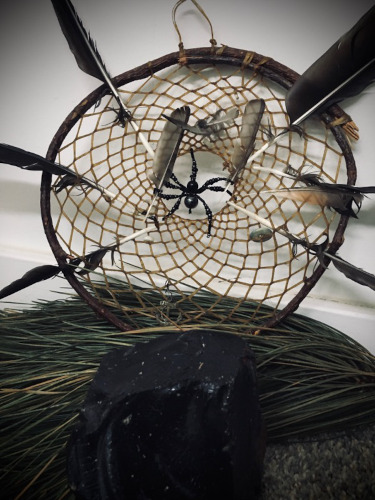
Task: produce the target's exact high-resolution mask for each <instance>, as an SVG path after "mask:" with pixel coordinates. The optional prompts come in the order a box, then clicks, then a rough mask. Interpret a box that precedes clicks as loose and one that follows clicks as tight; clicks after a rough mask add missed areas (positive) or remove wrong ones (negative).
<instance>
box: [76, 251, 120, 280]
mask: <svg viewBox="0 0 375 500" xmlns="http://www.w3.org/2000/svg"><path fill="white" fill-rule="evenodd" d="M111 248H112V247H101V248H99V249H98V250H95V251H94V252H91V253H89V254H87V255H85V256H84V257H83V258H82V259H81V261H83V262H84V267H83V268H82V269H81V270H80V271H78V274H80V275H81V276H83V275H85V274H88V273H90V272H91V271H95V269H96V268H97V267H98V266H99V265H100V263H101V261H102V260H103V257H104V256H105V254H106V253H107V252H108V250H110V249H111Z"/></svg>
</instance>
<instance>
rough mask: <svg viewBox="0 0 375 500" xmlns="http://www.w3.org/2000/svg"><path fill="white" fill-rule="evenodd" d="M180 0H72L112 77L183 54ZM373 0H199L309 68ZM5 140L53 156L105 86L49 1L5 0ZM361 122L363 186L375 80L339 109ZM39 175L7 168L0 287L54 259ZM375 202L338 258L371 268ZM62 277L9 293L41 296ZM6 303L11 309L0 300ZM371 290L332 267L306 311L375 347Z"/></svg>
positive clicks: (248, 38) (0, 108) (189, 36)
mask: <svg viewBox="0 0 375 500" xmlns="http://www.w3.org/2000/svg"><path fill="white" fill-rule="evenodd" d="M174 3H175V2H174V1H173V0H158V1H155V0H137V1H136V2H129V1H124V0H107V1H106V2H103V1H99V0H75V2H74V4H75V6H76V8H77V11H78V12H79V14H80V16H81V18H82V19H83V20H84V24H85V26H86V27H87V28H89V30H90V32H91V33H92V35H93V38H94V39H95V40H96V42H97V45H98V48H99V50H100V52H101V54H102V56H103V58H104V60H105V62H106V66H107V67H108V69H109V70H110V72H111V74H112V75H116V74H119V73H122V72H123V71H126V70H129V69H132V68H133V67H135V66H138V65H139V64H143V63H145V62H147V61H148V60H152V59H155V58H156V57H159V56H161V55H164V54H166V53H169V52H174V51H175V50H177V43H178V39H177V35H176V32H175V31H174V28H173V25H172V21H171V11H172V7H173V5H174ZM372 4H373V2H372V1H371V0H368V1H367V0H366V1H365V0H359V1H356V2H352V1H351V2H349V1H343V0H330V1H329V2H327V1H326V0H318V1H315V2H305V1H301V0H299V1H297V0H283V1H280V0H254V1H252V2H250V1H249V0H232V1H231V2H224V1H221V0H201V5H202V7H203V8H204V9H205V10H206V12H207V14H208V16H209V17H210V19H211V21H212V24H213V27H214V31H215V38H216V40H217V41H218V43H219V44H220V43H223V44H226V45H229V46H233V47H238V48H242V49H248V50H253V51H255V52H258V53H261V54H264V55H266V56H269V57H272V58H274V59H275V60H277V61H279V62H281V63H283V64H285V65H286V66H289V67H291V68H292V69H294V70H296V71H298V72H300V73H302V72H303V71H304V70H305V69H306V68H307V67H308V66H309V65H310V64H311V63H312V62H313V61H315V60H316V59H317V58H318V57H319V56H320V55H321V54H322V53H323V52H325V50H327V49H328V48H329V47H330V46H331V45H332V44H333V43H334V42H335V41H336V40H337V39H338V38H339V37H340V36H341V35H342V34H343V33H345V32H346V31H347V30H348V29H350V28H351V26H352V25H353V24H354V23H355V22H356V21H357V20H358V19H359V18H360V17H361V15H363V14H364V13H365V12H366V11H367V10H368V9H369V8H370V7H371V6H372ZM177 20H178V23H179V27H180V29H181V32H182V34H183V39H184V43H185V47H187V48H189V47H194V46H207V45H208V40H209V38H210V33H209V31H208V29H207V26H206V24H205V21H204V20H202V18H201V17H199V15H197V14H196V11H195V10H194V7H193V4H192V3H191V2H188V1H187V2H186V3H185V4H184V5H183V6H182V7H181V8H180V9H179V10H178V17H177ZM0 63H1V72H0V88H1V93H0V117H1V118H0V142H5V143H9V144H12V145H16V146H18V147H21V148H24V149H27V150H30V151H33V152H35V153H38V154H41V155H45V153H46V151H47V148H48V145H49V143H50V141H51V139H52V137H53V135H54V133H55V132H56V130H57V129H58V127H59V125H60V124H61V122H62V121H63V120H64V119H65V117H66V116H67V114H68V113H69V112H70V111H71V110H72V109H73V108H74V107H75V106H76V105H77V103H78V102H80V101H81V99H82V98H83V97H84V96H86V95H87V94H88V93H89V92H90V91H91V90H93V89H95V88H96V87H97V86H98V85H99V82H98V81H97V80H95V79H94V78H92V77H90V76H88V75H86V74H84V73H83V72H82V71H80V70H79V69H78V68H77V66H76V63H75V60H74V57H73V56H72V55H71V53H70V51H69V48H68V46H67V43H66V41H65V38H64V37H63V35H62V33H61V30H60V27H59V25H58V22H57V20H56V17H55V15H54V11H53V8H52V5H51V3H50V2H49V1H48V0H33V2H25V1H23V0H1V4H0ZM343 107H344V109H345V110H346V111H347V112H348V113H349V114H350V115H351V116H352V117H353V119H354V120H355V122H356V123H357V125H358V126H359V128H360V140H359V141H358V143H357V144H354V145H353V151H354V155H355V158H356V162H357V167H358V185H366V184H367V185H375V167H374V161H373V157H374V155H373V149H374V144H373V143H374V136H375V120H374V115H375V113H374V112H375V86H374V85H372V86H371V87H369V88H368V89H367V90H366V91H365V92H364V93H363V94H362V95H361V96H360V97H359V98H354V99H351V100H350V101H347V102H346V103H345V105H343ZM39 181H40V175H39V174H38V173H32V172H22V171H20V170H18V169H16V168H14V167H10V166H6V165H0V186H1V188H0V227H1V232H0V235H1V236H0V255H2V258H1V260H0V288H1V287H3V286H5V285H6V284H7V283H8V282H9V281H11V280H12V279H16V278H18V277H20V275H21V274H22V273H23V272H24V271H26V270H27V269H29V266H28V264H29V263H30V262H31V263H33V265H34V264H35V265H37V264H38V263H54V258H53V256H52V253H51V251H50V249H49V246H48V243H47V240H46V238H45V235H44V233H43V228H42V224H41V221H40V212H39ZM374 209H375V197H374V196H373V197H372V198H369V199H367V200H365V202H364V204H363V207H362V210H361V213H360V218H359V220H353V221H351V222H350V224H349V227H348V230H347V231H346V235H345V238H346V239H345V243H344V245H343V247H342V248H341V249H340V255H341V256H342V257H343V258H345V259H347V260H349V261H350V262H352V263H353V264H354V265H357V266H359V267H362V268H364V269H366V270H367V271H369V272H372V273H375V261H374V250H373V249H374V248H375V224H374V215H373V214H374ZM58 283H61V280H59V281H58V280H53V281H50V282H48V283H42V284H40V285H36V286H34V287H32V288H31V289H29V290H28V291H27V292H22V293H21V292H20V293H19V294H16V295H14V296H13V297H11V298H10V299H11V300H14V301H19V300H23V298H25V297H27V299H28V300H33V299H36V298H41V296H43V297H44V296H45V294H48V291H49V290H50V289H52V290H53V289H56V288H57V287H58ZM3 306H4V305H3ZM374 306H375V293H374V292H372V291H371V290H370V289H368V288H365V287H362V286H360V285H357V284H355V283H352V282H350V281H349V280H347V279H345V278H344V277H343V276H342V275H340V274H339V273H338V272H336V271H335V270H334V269H329V270H328V271H327V272H326V273H325V275H324V276H323V278H322V279H321V280H320V282H319V283H318V285H317V286H316V287H315V289H314V290H313V291H312V293H311V296H310V298H309V299H307V300H305V301H304V303H303V306H302V307H301V308H300V310H299V312H301V313H303V314H308V315H311V316H313V317H315V318H317V319H320V320H322V321H324V322H326V323H328V324H331V325H332V326H335V327H337V328H339V329H341V330H342V331H344V332H345V333H348V334H349V335H353V337H355V338H357V339H358V340H360V342H361V343H363V344H364V345H366V347H368V348H369V349H371V350H372V351H374V352H375V332H374V330H375V328H374V326H375V313H374Z"/></svg>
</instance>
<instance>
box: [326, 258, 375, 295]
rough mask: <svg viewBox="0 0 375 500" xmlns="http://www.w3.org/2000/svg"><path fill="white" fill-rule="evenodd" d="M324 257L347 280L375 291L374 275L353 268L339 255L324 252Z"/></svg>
mask: <svg viewBox="0 0 375 500" xmlns="http://www.w3.org/2000/svg"><path fill="white" fill-rule="evenodd" d="M324 255H325V256H326V257H328V258H330V259H331V261H332V264H333V265H334V266H335V268H336V269H337V270H338V271H340V272H341V273H343V274H344V275H345V276H346V277H347V278H349V279H350V280H352V281H355V282H356V283H359V284H360V285H364V286H368V287H369V288H371V289H372V290H375V276H374V275H373V274H370V273H368V272H367V271H364V270H363V269H360V268H358V267H355V266H353V265H352V264H350V263H349V262H347V261H346V260H344V259H342V258H341V257H339V256H338V255H331V254H330V253H328V252H324Z"/></svg>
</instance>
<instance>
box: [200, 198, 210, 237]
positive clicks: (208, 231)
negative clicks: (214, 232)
mask: <svg viewBox="0 0 375 500" xmlns="http://www.w3.org/2000/svg"><path fill="white" fill-rule="evenodd" d="M197 198H198V200H199V201H201V202H202V203H203V206H204V209H205V210H206V215H207V219H208V230H207V238H209V237H210V236H211V228H212V211H211V209H210V207H209V206H208V205H207V203H206V202H205V201H204V199H203V198H202V197H201V196H199V195H197Z"/></svg>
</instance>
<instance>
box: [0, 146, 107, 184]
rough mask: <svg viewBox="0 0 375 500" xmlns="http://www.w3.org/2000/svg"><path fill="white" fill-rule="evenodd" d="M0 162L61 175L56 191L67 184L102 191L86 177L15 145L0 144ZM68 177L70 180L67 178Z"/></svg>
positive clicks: (24, 168)
mask: <svg viewBox="0 0 375 500" xmlns="http://www.w3.org/2000/svg"><path fill="white" fill-rule="evenodd" d="M0 163H6V164H8V165H14V166H15V167H19V168H22V169H23V170H31V171H37V172H38V171H39V172H48V173H49V174H52V175H62V176H64V177H63V179H65V180H64V182H62V180H61V181H60V182H59V183H58V184H57V186H56V187H58V189H57V191H56V192H59V191H61V189H63V188H65V187H67V186H68V185H78V184H81V185H86V186H89V187H91V188H93V189H97V190H99V191H100V192H101V193H102V192H103V188H102V187H100V186H99V185H97V184H96V183H95V182H93V181H90V179H87V178H86V177H80V176H78V175H77V174H76V173H75V172H73V171H72V170H70V169H69V168H67V167H64V166H63V165H60V164H59V163H54V162H52V161H49V160H46V159H45V158H43V156H40V155H37V154H35V153H30V152H29V151H25V150H24V149H21V148H17V147H15V146H9V145H8V144H0ZM66 177H68V178H69V179H70V181H68V180H67V178H66Z"/></svg>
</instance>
